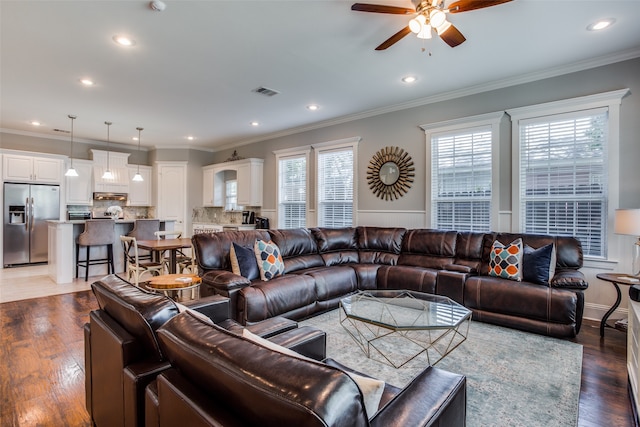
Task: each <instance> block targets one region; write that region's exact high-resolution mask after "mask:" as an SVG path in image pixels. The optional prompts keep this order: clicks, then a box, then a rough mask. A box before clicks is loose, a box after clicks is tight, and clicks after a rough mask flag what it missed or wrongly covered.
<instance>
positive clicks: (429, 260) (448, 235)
mask: <svg viewBox="0 0 640 427" xmlns="http://www.w3.org/2000/svg"><path fill="white" fill-rule="evenodd" d="M457 234H458V233H457V232H455V231H443V230H429V229H416V230H409V231H407V233H406V234H405V235H404V238H403V239H402V251H401V253H400V257H399V258H398V265H408V266H414V267H423V268H434V269H439V270H442V269H444V267H445V266H446V265H448V264H451V263H452V262H453V260H454V257H455V254H456V253H455V250H456V236H457Z"/></svg>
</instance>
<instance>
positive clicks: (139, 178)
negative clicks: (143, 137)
mask: <svg viewBox="0 0 640 427" xmlns="http://www.w3.org/2000/svg"><path fill="white" fill-rule="evenodd" d="M136 129H137V130H138V172H136V174H135V175H134V176H133V178H132V179H131V180H132V181H136V182H142V181H144V178H142V175H140V132H142V129H143V128H136Z"/></svg>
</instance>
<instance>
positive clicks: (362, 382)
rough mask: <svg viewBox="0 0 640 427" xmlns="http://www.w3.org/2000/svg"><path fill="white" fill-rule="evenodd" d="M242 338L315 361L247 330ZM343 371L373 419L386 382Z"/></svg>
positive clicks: (283, 352) (292, 355)
mask: <svg viewBox="0 0 640 427" xmlns="http://www.w3.org/2000/svg"><path fill="white" fill-rule="evenodd" d="M242 336H243V337H244V338H246V339H248V340H249V341H253V342H255V343H256V344H260V345H262V346H264V347H267V348H268V349H271V350H273V351H277V352H279V353H282V354H287V355H289V356H291V357H297V358H300V359H302V360H307V361H313V359H310V358H308V357H306V356H303V355H302V354H300V353H297V352H295V351H293V350H291V349H288V348H286V347H283V346H281V345H278V344H276V343H274V342H273V341H269V340H267V339H265V338H261V337H259V336H257V335H256V334H254V333H252V332H251V331H249V330H248V329H246V328H245V329H243V330H242ZM343 371H344V372H345V373H346V374H347V375H349V376H350V377H351V379H353V381H355V383H356V384H357V385H358V388H359V389H360V391H361V392H362V397H363V398H364V405H365V408H366V410H367V415H368V417H369V419H371V418H372V417H373V416H374V415H375V413H376V412H378V406H379V405H380V399H382V392H383V391H384V387H385V382H384V381H381V380H378V379H375V378H371V377H366V376H363V375H360V374H357V373H355V372H353V371H347V370H343Z"/></svg>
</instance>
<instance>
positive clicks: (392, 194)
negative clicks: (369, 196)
mask: <svg viewBox="0 0 640 427" xmlns="http://www.w3.org/2000/svg"><path fill="white" fill-rule="evenodd" d="M414 172H415V168H414V167H413V160H411V156H410V155H409V153H407V152H406V151H404V150H403V149H402V148H400V147H384V148H383V149H381V150H380V151H378V152H377V153H375V154H374V155H373V157H372V158H371V161H370V162H369V166H368V167H367V183H368V184H369V188H370V189H371V191H373V194H375V195H376V196H377V197H379V198H381V199H382V200H394V199H398V198H400V197H402V196H404V195H405V194H406V193H407V192H408V191H409V189H410V188H411V184H412V183H413V178H414V176H415V173H414Z"/></svg>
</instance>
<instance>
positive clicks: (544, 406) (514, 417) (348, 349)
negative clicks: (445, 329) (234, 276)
mask: <svg viewBox="0 0 640 427" xmlns="http://www.w3.org/2000/svg"><path fill="white" fill-rule="evenodd" d="M300 324H301V325H310V326H314V327H317V328H319V329H322V330H324V331H325V332H326V333H327V357H330V358H333V359H335V360H337V361H339V362H340V363H343V364H345V365H346V366H349V367H351V368H353V369H355V370H358V371H361V372H364V373H366V374H369V375H371V376H373V377H376V378H379V379H382V380H384V381H386V382H388V383H390V384H393V385H395V386H397V387H404V386H405V385H406V384H407V383H409V381H411V379H412V378H413V377H415V375H416V374H417V373H419V372H420V371H421V370H422V369H424V366H425V362H424V361H421V360H420V358H417V359H416V360H415V361H414V362H412V363H411V364H409V365H408V366H407V367H403V368H400V369H395V368H393V367H391V366H389V365H386V364H383V363H380V362H378V361H375V360H371V359H368V358H367V357H366V356H365V355H364V353H363V352H362V350H361V349H360V347H358V346H357V345H356V344H355V343H354V341H353V339H352V338H351V336H350V335H349V334H348V333H347V332H346V331H345V330H344V328H343V327H342V326H341V325H340V319H339V312H338V310H334V311H331V312H328V313H324V314H322V315H319V316H316V317H313V318H311V319H308V320H305V321H303V322H300ZM436 367H437V368H441V369H445V370H447V371H450V372H455V373H459V374H463V375H465V376H466V377H467V426H469V427H479V426H510V427H513V426H523V427H536V426H545V427H547V426H554V427H564V426H571V427H575V426H576V425H577V422H578V402H579V397H580V375H581V370H582V346H581V345H579V344H575V343H572V342H569V341H564V340H560V339H556V338H550V337H545V336H541V335H536V334H531V333H527V332H521V331H517V330H514V329H508V328H503V327H499V326H494V325H489V324H486V323H481V322H473V321H472V322H471V325H470V330H469V336H468V338H467V340H466V341H464V342H463V343H462V344H461V345H460V346H459V347H458V348H456V349H455V350H453V351H452V352H451V353H450V354H449V355H447V356H446V357H445V358H444V359H442V360H441V361H440V362H438V363H437V365H436Z"/></svg>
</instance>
